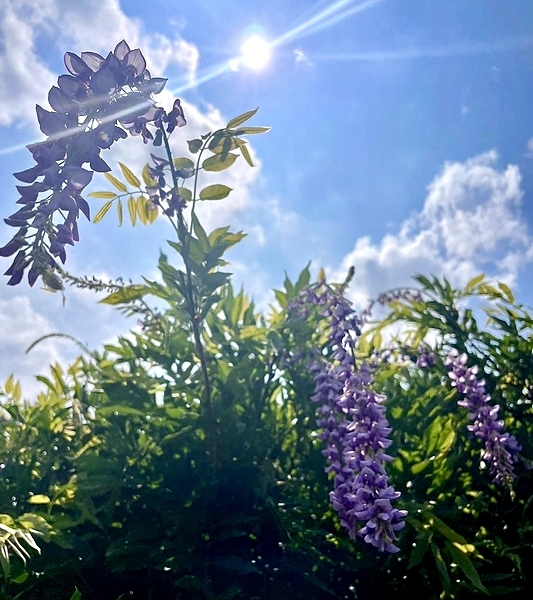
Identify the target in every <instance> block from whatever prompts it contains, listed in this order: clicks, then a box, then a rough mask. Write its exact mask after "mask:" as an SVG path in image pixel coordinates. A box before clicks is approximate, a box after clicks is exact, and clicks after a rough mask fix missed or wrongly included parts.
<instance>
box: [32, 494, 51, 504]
mask: <svg viewBox="0 0 533 600" xmlns="http://www.w3.org/2000/svg"><path fill="white" fill-rule="evenodd" d="M50 502H51V500H50V498H49V497H48V496H45V495H44V494H35V496H30V497H29V498H28V504H50Z"/></svg>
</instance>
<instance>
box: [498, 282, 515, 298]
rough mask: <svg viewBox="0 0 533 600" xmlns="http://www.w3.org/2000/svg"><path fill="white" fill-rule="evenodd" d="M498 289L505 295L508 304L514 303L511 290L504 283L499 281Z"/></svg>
mask: <svg viewBox="0 0 533 600" xmlns="http://www.w3.org/2000/svg"><path fill="white" fill-rule="evenodd" d="M498 287H499V288H500V290H501V291H502V292H503V293H504V294H505V296H506V300H507V301H509V302H514V296H513V292H511V288H510V287H509V286H508V285H506V284H505V283H502V282H501V281H500V282H499V283H498Z"/></svg>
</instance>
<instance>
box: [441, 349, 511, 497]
mask: <svg viewBox="0 0 533 600" xmlns="http://www.w3.org/2000/svg"><path fill="white" fill-rule="evenodd" d="M466 360H467V356H466V354H461V355H459V353H458V352H457V350H455V349H454V350H452V351H451V352H450V353H449V355H448V358H447V360H446V366H447V367H448V375H449V377H450V379H451V380H452V385H453V386H454V387H456V388H457V391H458V392H459V394H460V396H461V400H459V402H458V404H459V405H460V406H464V407H465V408H467V409H468V411H469V417H470V420H471V421H472V424H471V425H469V426H468V430H469V431H470V432H472V434H473V435H474V436H475V437H476V438H478V439H479V440H481V442H483V444H484V450H483V452H482V454H481V460H482V461H483V462H484V463H485V464H487V465H488V466H489V468H490V473H491V475H492V477H493V480H494V482H495V483H497V484H499V485H506V486H508V487H509V488H512V484H513V481H514V478H515V474H514V468H513V463H514V462H516V460H517V458H518V452H519V451H520V446H519V445H518V442H517V441H516V438H515V437H514V436H513V435H511V434H509V433H506V432H505V431H504V426H503V421H501V420H499V419H498V411H499V408H500V407H499V406H498V405H497V404H495V405H494V406H491V404H490V400H491V397H490V395H489V394H488V393H487V391H486V390H485V381H484V380H483V379H478V378H477V372H478V369H477V366H473V367H468V368H467V366H466Z"/></svg>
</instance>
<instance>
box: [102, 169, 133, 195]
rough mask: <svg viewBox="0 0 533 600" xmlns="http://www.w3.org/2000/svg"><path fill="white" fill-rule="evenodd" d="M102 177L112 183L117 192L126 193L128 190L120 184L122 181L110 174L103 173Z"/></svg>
mask: <svg viewBox="0 0 533 600" xmlns="http://www.w3.org/2000/svg"><path fill="white" fill-rule="evenodd" d="M104 176H105V178H106V179H107V181H109V182H110V183H112V184H113V185H114V186H115V187H116V188H117V190H118V191H119V192H127V191H128V188H127V187H126V186H125V185H124V184H123V183H122V181H120V180H119V179H117V178H116V177H114V176H113V175H111V173H104Z"/></svg>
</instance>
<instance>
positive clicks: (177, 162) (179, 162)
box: [174, 156, 194, 170]
mask: <svg viewBox="0 0 533 600" xmlns="http://www.w3.org/2000/svg"><path fill="white" fill-rule="evenodd" d="M174 166H175V167H176V169H178V170H179V169H194V163H193V162H192V160H191V159H190V158H187V157H186V156H182V157H179V158H175V159H174Z"/></svg>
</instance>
